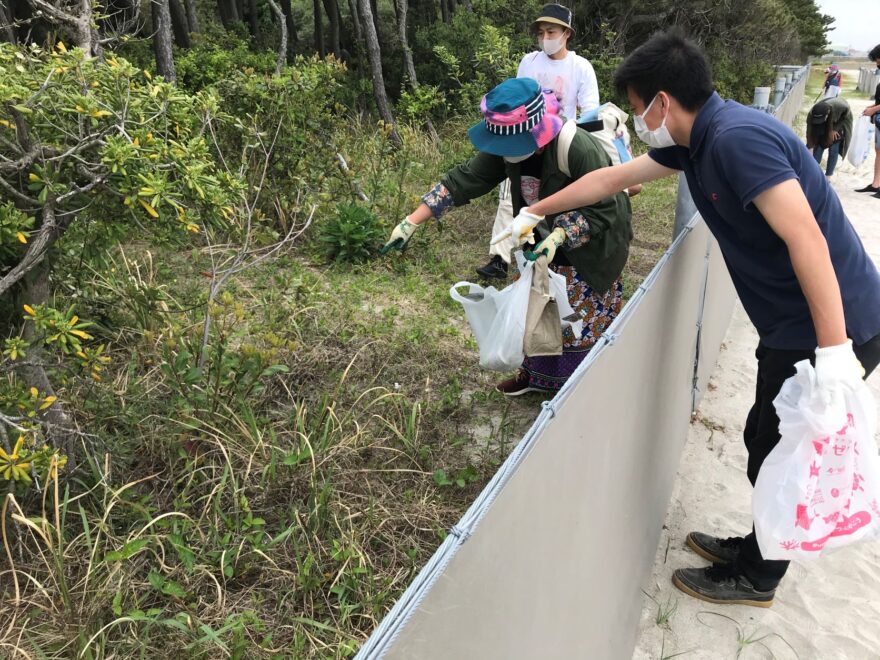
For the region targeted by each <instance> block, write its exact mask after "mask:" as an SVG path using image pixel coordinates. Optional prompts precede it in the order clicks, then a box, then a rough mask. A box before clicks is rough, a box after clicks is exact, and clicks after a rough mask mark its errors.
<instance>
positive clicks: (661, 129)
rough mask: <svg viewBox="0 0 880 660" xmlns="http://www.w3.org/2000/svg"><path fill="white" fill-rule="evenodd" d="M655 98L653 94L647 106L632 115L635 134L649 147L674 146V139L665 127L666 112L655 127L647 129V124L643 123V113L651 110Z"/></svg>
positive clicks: (662, 147)
mask: <svg viewBox="0 0 880 660" xmlns="http://www.w3.org/2000/svg"><path fill="white" fill-rule="evenodd" d="M656 100H657V96H654V98H653V99H651V102H650V103H649V104H648V107H647V108H645V111H644V112H643V113H642V114H640V115H636V116H635V117H633V124H634V125H635V128H636V135H638V136H639V139H640V140H641V141H642V142H644V143H645V144H647V145H648V146H649V147H653V148H654V149H664V148H666V147H674V146H675V140H673V139H672V136H671V135H670V134H669V129H668V128H666V119H667V118H668V117H669V115H668V114H667V115H666V117H664V118H663V121H662V122H660V126H658V127H657V128H656V129H654V130H653V131H652V130H649V129H648V125H647V124H646V123H645V115H646V114H648V112H649V111H650V110H651V106H652V105H654V101H656Z"/></svg>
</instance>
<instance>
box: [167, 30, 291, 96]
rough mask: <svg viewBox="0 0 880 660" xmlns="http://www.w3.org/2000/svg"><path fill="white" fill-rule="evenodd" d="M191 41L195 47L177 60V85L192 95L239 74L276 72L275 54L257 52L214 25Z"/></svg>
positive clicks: (177, 56)
mask: <svg viewBox="0 0 880 660" xmlns="http://www.w3.org/2000/svg"><path fill="white" fill-rule="evenodd" d="M192 39H193V44H192V47H191V48H188V49H186V50H181V51H179V52H178V53H177V54H176V56H175V58H174V67H175V70H176V71H177V82H178V84H179V85H180V86H181V87H185V88H187V89H189V90H191V91H194V92H195V91H199V90H200V89H204V88H206V87H210V86H211V85H213V84H215V83H218V82H221V81H225V80H226V79H227V78H229V77H231V76H232V75H233V74H235V73H236V72H239V71H250V72H251V73H253V74H255V75H265V74H271V73H272V72H273V71H274V70H275V53H273V52H271V51H260V52H254V51H253V50H251V49H250V47H249V46H248V42H247V40H245V39H242V38H240V37H236V36H235V35H233V34H230V33H228V32H226V31H225V30H223V29H222V28H220V27H218V26H216V25H213V24H211V27H209V29H208V31H207V32H206V33H205V34H193V35H192Z"/></svg>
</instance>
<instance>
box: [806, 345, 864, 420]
mask: <svg viewBox="0 0 880 660" xmlns="http://www.w3.org/2000/svg"><path fill="white" fill-rule="evenodd" d="M864 377H865V369H864V367H862V363H861V362H859V359H858V358H857V357H856V354H855V353H854V352H853V347H852V340H851V339H847V340H846V343H845V344H840V345H838V346H826V347H825V348H817V349H816V381H817V385H818V387H819V395H820V397H821V398H822V402H823V403H824V404H825V405H826V406H827V405H829V404H830V403H831V402H832V400H833V399H834V398H835V397H836V396H837V394H838V393H839V391H840V389H841V388H843V389H847V390H855V389H856V388H858V387H859V385H861V383H862V379H863V378H864Z"/></svg>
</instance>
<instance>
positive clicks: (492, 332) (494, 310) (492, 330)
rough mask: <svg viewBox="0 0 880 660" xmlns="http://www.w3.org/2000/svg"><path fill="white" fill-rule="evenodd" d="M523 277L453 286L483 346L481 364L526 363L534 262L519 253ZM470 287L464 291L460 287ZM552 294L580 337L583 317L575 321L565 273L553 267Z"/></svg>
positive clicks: (495, 367)
mask: <svg viewBox="0 0 880 660" xmlns="http://www.w3.org/2000/svg"><path fill="white" fill-rule="evenodd" d="M515 256H516V262H517V265H518V267H519V272H520V278H519V279H518V280H517V281H516V282H514V283H513V284H511V285H510V286H508V287H505V288H504V289H502V290H501V291H498V290H497V289H496V288H495V287H492V286H490V287H485V288H484V287H482V286H480V285H479V284H472V283H471V282H457V283H456V284H454V285H453V286H452V287H451V288H450V289H449V295H450V297H451V298H452V299H453V300H455V301H456V302H458V303H461V306H462V307H464V312H465V316H467V320H468V323H469V324H470V326H471V331H472V332H473V333H474V339H476V340H477V345H478V346H479V347H480V366H481V367H483V368H484V369H489V370H491V371H513V370H514V369H518V368H519V367H520V365H521V364H522V361H523V359H524V358H525V354H524V353H523V336H524V333H525V328H526V315H527V313H528V310H529V290H530V289H531V287H532V270H533V267H534V263H533V262H531V261H528V260H527V259H526V258H525V257H523V253H522V251H519V252H517V253H516V255H515ZM462 287H468V293H467V294H466V295H462V294H461V293H459V291H458V289H459V288H462ZM550 294H551V295H552V296H553V297H554V298H555V299H556V304H557V306H558V308H559V320H560V323H562V324H563V325H570V326H571V328H572V331H573V332H574V333H575V336H576V337H579V336H580V334H581V333H582V332H583V321H581V320H577V321H575V322H572V321H570V320H563V319H570V318H571V317H573V316H575V312H574V309H572V307H571V303H569V301H568V287H567V286H566V282H565V277H564V276H562V275H560V274H559V273H554V272H553V271H550Z"/></svg>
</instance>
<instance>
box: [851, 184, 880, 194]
mask: <svg viewBox="0 0 880 660" xmlns="http://www.w3.org/2000/svg"><path fill="white" fill-rule="evenodd" d="M856 192H869V193H876V192H880V186H872V185H871V184H870V183H869V184H868V185H867V186H865V187H864V188H856Z"/></svg>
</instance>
